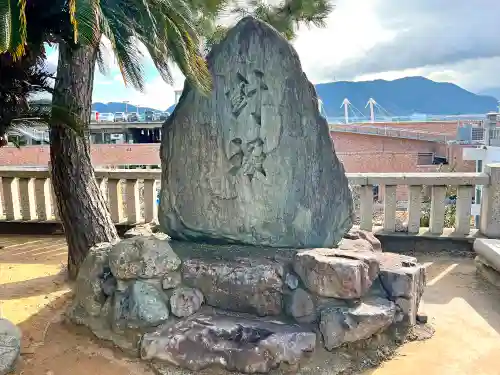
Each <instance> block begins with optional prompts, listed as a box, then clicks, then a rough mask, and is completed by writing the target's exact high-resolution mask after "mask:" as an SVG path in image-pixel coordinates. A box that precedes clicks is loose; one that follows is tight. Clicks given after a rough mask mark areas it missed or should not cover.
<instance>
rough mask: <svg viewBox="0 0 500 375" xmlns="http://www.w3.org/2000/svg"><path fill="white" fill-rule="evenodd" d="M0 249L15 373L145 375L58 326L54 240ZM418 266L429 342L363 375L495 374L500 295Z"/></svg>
mask: <svg viewBox="0 0 500 375" xmlns="http://www.w3.org/2000/svg"><path fill="white" fill-rule="evenodd" d="M0 246H3V249H0V285H1V287H0V309H1V310H0V312H1V314H3V316H4V317H6V318H7V319H10V320H11V321H13V322H14V323H16V324H18V325H19V327H20V328H21V329H22V331H23V335H24V337H23V347H22V358H21V361H20V364H19V366H18V370H17V371H16V372H15V374H17V375H21V374H22V375H68V374H71V375H88V374H92V375H151V374H152V372H151V371H150V370H148V369H147V368H146V367H145V366H144V365H143V364H141V363H137V362H135V361H131V360H129V359H126V358H123V357H122V356H120V354H119V353H118V352H116V351H114V350H112V349H110V348H102V346H100V345H99V344H98V343H96V342H94V341H92V340H91V339H90V338H89V337H88V336H86V335H85V334H83V333H82V332H81V331H79V330H76V329H75V328H74V327H72V326H66V325H65V324H64V323H62V321H61V313H62V311H63V310H64V308H65V306H66V305H67V302H68V300H69V298H70V292H69V291H70V288H69V286H68V285H67V284H66V283H65V281H64V264H65V262H66V246H65V243H64V240H63V239H62V238H60V237H59V238H58V237H43V236H36V237H17V236H10V237H8V236H2V237H1V238H0ZM420 260H421V261H422V262H427V264H428V281H429V282H428V288H427V290H426V293H425V295H424V304H423V310H425V312H426V313H427V314H428V315H429V317H430V322H431V324H432V325H433V326H434V327H435V329H436V334H435V336H434V337H433V338H432V339H431V340H428V341H422V342H414V343H410V344H407V345H405V346H403V347H402V348H401V349H400V351H399V353H398V355H397V356H396V357H395V358H394V359H392V360H390V361H388V362H386V363H385V364H384V365H383V366H381V367H380V368H377V369H374V370H371V371H368V372H365V373H364V374H363V375H400V374H405V375H420V374H422V373H423V374H425V375H461V374H463V375H469V374H474V375H498V374H500V366H499V363H500V359H499V358H498V357H499V355H500V354H499V353H500V292H499V291H497V290H495V289H493V288H492V287H490V286H488V285H487V284H485V283H484V282H482V281H481V280H479V279H477V278H476V276H475V272H474V270H475V269H474V265H473V262H472V260H469V259H463V258H453V257H448V256H439V257H433V258H430V257H428V256H422V257H421V259H420ZM61 271H63V272H61ZM314 365H316V366H317V372H315V373H316V374H318V375H327V374H328V366H326V365H325V363H317V364H314ZM183 373H184V372H183ZM180 374H181V372H179V371H176V370H173V371H172V375H180Z"/></svg>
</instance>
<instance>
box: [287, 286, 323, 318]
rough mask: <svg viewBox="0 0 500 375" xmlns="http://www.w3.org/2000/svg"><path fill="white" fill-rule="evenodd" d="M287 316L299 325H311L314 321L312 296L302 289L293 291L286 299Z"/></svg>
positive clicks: (314, 312) (314, 310) (314, 313)
mask: <svg viewBox="0 0 500 375" xmlns="http://www.w3.org/2000/svg"><path fill="white" fill-rule="evenodd" d="M286 310H287V314H288V315H290V316H293V317H294V318H295V319H296V320H297V321H298V322H300V323H311V322H313V321H314V320H316V307H315V305H314V302H313V298H312V296H311V295H310V294H309V293H308V292H306V291H305V290H304V289H302V288H298V289H296V290H294V291H293V292H292V293H291V294H290V295H289V296H287V298H286Z"/></svg>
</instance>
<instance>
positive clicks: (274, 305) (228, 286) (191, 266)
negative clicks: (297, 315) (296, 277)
mask: <svg viewBox="0 0 500 375" xmlns="http://www.w3.org/2000/svg"><path fill="white" fill-rule="evenodd" d="M279 268H280V265H278V264H276V263H274V262H271V261H267V262H266V261H262V262H258V263H256V262H252V261H251V260H248V259H241V260H239V261H238V262H236V261H233V262H228V261H213V260H206V259H191V260H185V261H184V262H183V264H182V268H181V272H182V280H183V282H184V284H186V285H189V286H191V287H194V288H198V289H199V290H201V292H202V293H203V295H204V296H205V300H206V302H207V304H209V305H211V306H214V307H218V308H222V309H227V310H232V311H240V312H248V313H255V314H258V315H262V316H264V315H279V314H280V313H281V312H282V298H281V294H282V291H283V281H282V279H281V277H280V274H282V272H281V271H280V269H279Z"/></svg>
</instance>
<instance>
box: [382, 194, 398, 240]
mask: <svg viewBox="0 0 500 375" xmlns="http://www.w3.org/2000/svg"><path fill="white" fill-rule="evenodd" d="M396 187H397V186H396V185H386V186H384V231H388V232H394V231H396V205H397V202H396Z"/></svg>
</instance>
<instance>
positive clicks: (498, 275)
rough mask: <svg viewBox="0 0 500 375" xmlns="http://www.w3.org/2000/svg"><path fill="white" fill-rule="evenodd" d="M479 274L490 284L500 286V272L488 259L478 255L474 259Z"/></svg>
mask: <svg viewBox="0 0 500 375" xmlns="http://www.w3.org/2000/svg"><path fill="white" fill-rule="evenodd" d="M474 263H475V264H476V272H477V274H478V275H479V276H480V277H481V278H483V279H484V280H486V281H487V282H489V283H490V284H492V285H494V286H496V287H497V288H500V272H498V271H497V270H496V269H495V268H494V267H493V266H492V265H491V263H489V262H488V261H487V260H486V259H484V258H483V257H482V256H480V255H478V256H477V257H476V258H475V259H474Z"/></svg>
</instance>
